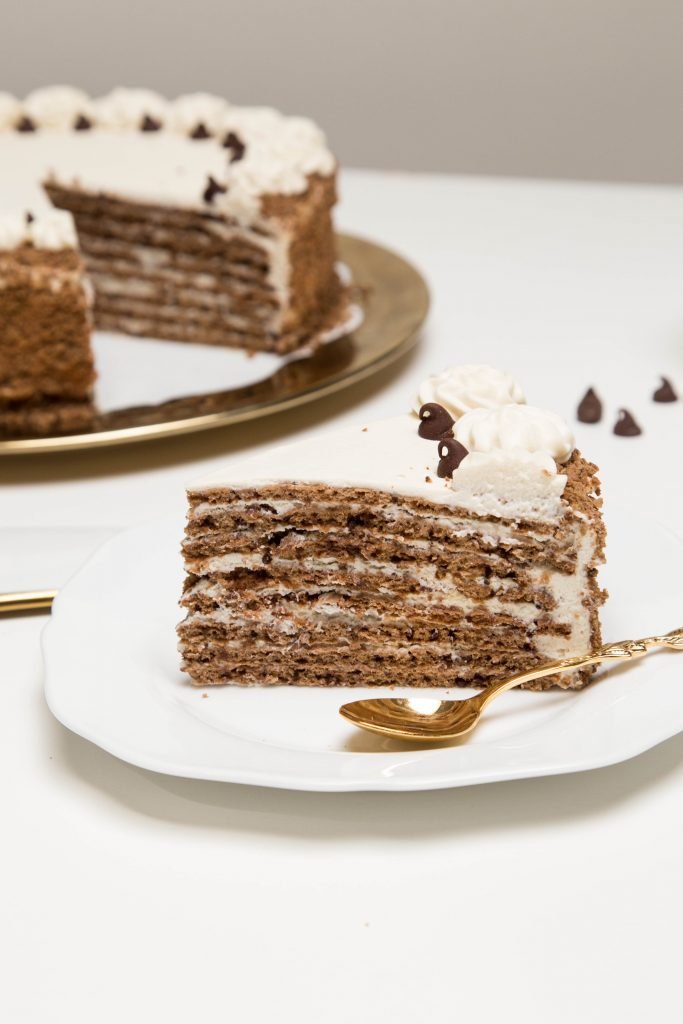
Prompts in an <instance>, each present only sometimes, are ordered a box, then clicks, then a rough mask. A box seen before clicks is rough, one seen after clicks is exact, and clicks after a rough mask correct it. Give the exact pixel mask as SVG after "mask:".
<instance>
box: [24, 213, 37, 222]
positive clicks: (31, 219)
mask: <svg viewBox="0 0 683 1024" xmlns="http://www.w3.org/2000/svg"><path fill="white" fill-rule="evenodd" d="M35 219H36V218H35V217H34V216H33V214H32V213H31V211H30V210H27V211H26V223H27V224H33V222H34V220H35Z"/></svg>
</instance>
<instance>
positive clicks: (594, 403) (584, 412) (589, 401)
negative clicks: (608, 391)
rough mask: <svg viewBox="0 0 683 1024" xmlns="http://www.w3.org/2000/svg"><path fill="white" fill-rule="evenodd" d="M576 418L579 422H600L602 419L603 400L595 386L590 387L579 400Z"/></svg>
mask: <svg viewBox="0 0 683 1024" xmlns="http://www.w3.org/2000/svg"><path fill="white" fill-rule="evenodd" d="M576 418H577V419H578V421H579V423H599V422H600V420H601V419H602V402H601V401H600V399H599V398H598V396H597V395H596V393H595V392H594V391H593V388H589V389H588V391H587V392H586V394H585V395H584V396H583V398H582V399H581V401H580V402H579V407H578V409H577V410H576Z"/></svg>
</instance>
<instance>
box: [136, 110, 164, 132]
mask: <svg viewBox="0 0 683 1024" xmlns="http://www.w3.org/2000/svg"><path fill="white" fill-rule="evenodd" d="M160 130H161V121H157V119H156V118H155V117H150V116H149V114H145V116H144V117H143V119H142V121H141V122H140V131H141V132H158V131H160Z"/></svg>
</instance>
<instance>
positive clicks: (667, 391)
mask: <svg viewBox="0 0 683 1024" xmlns="http://www.w3.org/2000/svg"><path fill="white" fill-rule="evenodd" d="M652 399H653V401H655V402H677V401H678V395H677V394H676V392H675V391H674V388H673V384H672V383H671V381H670V380H668V379H667V378H666V377H662V383H661V385H660V386H659V387H658V388H657V390H656V391H655V393H654V395H653V396H652Z"/></svg>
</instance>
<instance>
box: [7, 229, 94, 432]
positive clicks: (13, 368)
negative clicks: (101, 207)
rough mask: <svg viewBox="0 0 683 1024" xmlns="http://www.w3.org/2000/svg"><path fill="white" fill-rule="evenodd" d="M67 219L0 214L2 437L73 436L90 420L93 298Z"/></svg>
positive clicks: (90, 422)
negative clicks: (91, 307) (91, 299)
mask: <svg viewBox="0 0 683 1024" xmlns="http://www.w3.org/2000/svg"><path fill="white" fill-rule="evenodd" d="M75 246H76V235H75V232H74V228H73V223H72V220H71V217H70V216H69V215H68V214H66V213H62V212H60V211H57V210H55V211H52V212H49V213H47V214H44V215H42V216H38V217H35V218H33V217H32V216H31V215H29V216H28V218H27V217H25V216H19V215H7V216H1V215H0V436H1V437H5V438H11V437H20V436H26V435H31V434H39V435H43V434H60V433H77V432H78V431H80V430H85V429H87V428H88V427H89V426H90V425H91V424H92V420H93V416H94V408H93V405H92V389H93V381H94V379H95V371H94V367H93V358H92V352H91V349H90V326H91V324H90V292H89V289H88V286H87V282H86V280H85V277H84V269H83V264H82V261H81V259H80V256H79V255H78V252H77V250H76V248H75Z"/></svg>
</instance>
